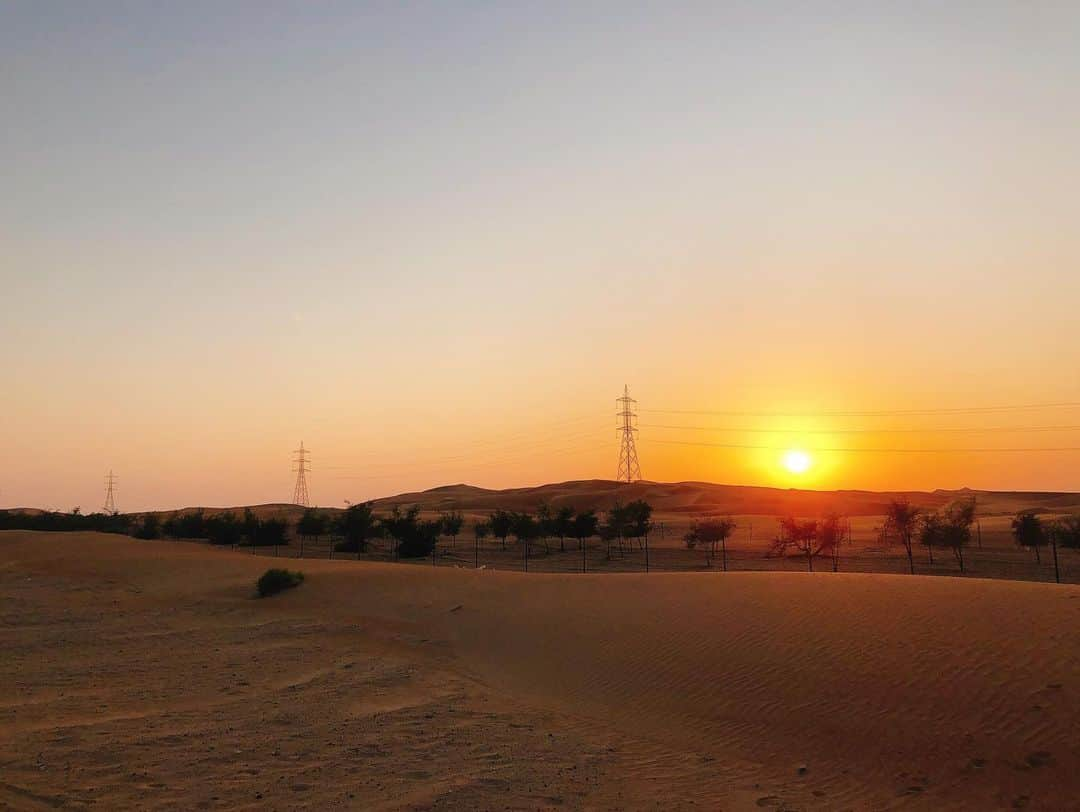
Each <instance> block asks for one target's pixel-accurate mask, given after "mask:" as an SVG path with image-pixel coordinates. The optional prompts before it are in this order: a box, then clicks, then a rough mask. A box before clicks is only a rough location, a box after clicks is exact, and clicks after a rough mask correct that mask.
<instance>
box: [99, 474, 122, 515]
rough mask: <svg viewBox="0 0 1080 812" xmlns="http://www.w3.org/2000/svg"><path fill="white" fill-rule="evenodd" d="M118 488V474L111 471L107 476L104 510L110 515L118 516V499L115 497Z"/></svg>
mask: <svg viewBox="0 0 1080 812" xmlns="http://www.w3.org/2000/svg"><path fill="white" fill-rule="evenodd" d="M115 486H116V474H114V473H113V472H112V470H111V469H110V470H109V473H107V474H106V475H105V506H104V507H103V508H102V510H103V511H104V512H105V513H108V514H110V515H116V514H117V513H119V511H118V510H117V509H116V497H115V496H114V491H115Z"/></svg>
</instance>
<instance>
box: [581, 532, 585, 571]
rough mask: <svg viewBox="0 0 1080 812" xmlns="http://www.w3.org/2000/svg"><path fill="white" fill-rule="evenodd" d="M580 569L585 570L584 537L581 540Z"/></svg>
mask: <svg viewBox="0 0 1080 812" xmlns="http://www.w3.org/2000/svg"><path fill="white" fill-rule="evenodd" d="M581 571H582V572H585V539H582V540H581Z"/></svg>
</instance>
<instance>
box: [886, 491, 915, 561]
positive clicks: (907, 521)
mask: <svg viewBox="0 0 1080 812" xmlns="http://www.w3.org/2000/svg"><path fill="white" fill-rule="evenodd" d="M918 523H919V509H918V508H917V507H915V506H914V505H912V504H911V503H910V502H909V501H908V500H907V499H894V500H893V501H892V502H890V503H889V505H888V507H886V508H885V524H884V525H883V527H882V535H883V536H884V537H885V538H889V536H891V535H895V536H896V538H897V539H898V540H899V541H900V543H901V544H903V545H904V549H905V550H906V551H907V557H908V569H910V570H911V574H912V575H914V574H915V557H914V555H913V554H912V544H914V541H915V531H916V529H917V528H918Z"/></svg>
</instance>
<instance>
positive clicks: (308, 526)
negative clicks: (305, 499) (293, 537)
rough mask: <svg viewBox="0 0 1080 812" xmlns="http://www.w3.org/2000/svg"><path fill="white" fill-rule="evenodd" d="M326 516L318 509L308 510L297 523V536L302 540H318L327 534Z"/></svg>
mask: <svg viewBox="0 0 1080 812" xmlns="http://www.w3.org/2000/svg"><path fill="white" fill-rule="evenodd" d="M326 525H327V522H326V516H325V515H323V513H322V512H320V511H319V510H318V509H317V508H306V509H305V510H304V514H303V515H302V516H301V517H300V520H299V521H298V522H297V523H296V534H297V535H298V536H301V537H302V538H308V539H310V538H313V539H318V538H319V536H321V535H323V534H324V533H325V532H326V529H327V528H326Z"/></svg>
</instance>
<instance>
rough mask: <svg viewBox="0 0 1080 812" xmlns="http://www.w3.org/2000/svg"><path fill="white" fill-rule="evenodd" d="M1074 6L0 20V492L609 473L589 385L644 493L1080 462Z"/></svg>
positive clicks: (159, 498)
mask: <svg viewBox="0 0 1080 812" xmlns="http://www.w3.org/2000/svg"><path fill="white" fill-rule="evenodd" d="M1078 36H1080V8H1066V7H1062V8H1059V7H1056V6H1054V7H1049V6H1048V7H1046V8H1042V7H1040V8H1039V9H1037V10H1036V9H1034V8H1033V7H1025V8H1020V7H1018V6H1016V5H1015V4H1006V3H1001V4H998V3H983V4H978V6H974V7H972V8H965V7H964V4H952V5H950V6H949V7H948V8H924V9H918V8H900V7H898V6H896V5H895V4H888V3H867V4H863V5H862V6H860V7H858V8H851V9H846V10H843V11H841V10H838V9H837V10H834V12H833V13H831V14H823V13H822V12H821V11H820V10H817V11H815V10H812V9H809V8H807V7H806V5H805V4H799V3H794V2H786V3H785V2H775V3H760V4H752V5H750V6H747V7H742V6H739V7H730V8H729V7H721V6H719V5H718V6H712V7H694V8H684V9H680V10H672V9H665V8H664V7H661V6H656V5H654V4H640V5H639V4H635V3H619V4H610V5H607V4H605V3H597V4H585V6H581V5H580V4H573V5H570V4H566V5H562V4H544V6H543V7H540V6H536V7H532V8H529V7H517V6H515V7H498V6H496V7H479V6H474V5H471V4H469V5H460V6H455V5H454V4H440V5H438V6H433V7H426V6H425V7H422V8H421V7H416V8H413V7H396V6H387V7H373V8H349V7H338V6H334V5H331V7H326V8H313V7H309V6H306V5H305V4H297V5H295V6H288V5H286V6H282V7H274V9H273V11H272V12H271V11H268V10H267V9H266V8H265V7H264V6H263V5H262V4H247V3H244V2H237V3H234V4H227V7H225V6H218V5H216V4H208V5H207V6H206V7H200V8H199V9H198V11H197V12H195V11H192V10H191V9H190V8H187V7H185V4H179V5H176V6H175V7H158V6H145V7H140V6H135V7H132V6H130V4H113V3H110V2H103V3H100V4H95V10H94V12H93V14H91V13H89V12H85V13H84V11H82V10H79V9H76V8H74V7H65V6H64V5H62V4H61V5H58V6H51V5H50V4H18V5H16V6H14V7H8V8H5V9H4V10H2V11H0V55H2V56H0V65H2V66H3V70H0V98H2V99H4V100H5V105H6V111H7V112H8V113H9V115H6V116H5V120H6V121H8V122H11V126H9V127H6V128H5V132H4V133H3V134H2V135H0V172H2V173H3V176H4V177H5V194H4V195H3V196H0V295H2V297H3V305H4V306H3V317H2V318H0V347H3V348H4V349H3V350H2V351H0V376H2V377H0V379H2V380H3V381H4V390H3V399H2V404H0V447H2V448H3V459H4V465H3V466H0V507H11V506H21V505H27V506H44V507H54V508H59V509H65V510H66V509H70V508H71V507H73V506H75V505H80V506H81V507H82V508H83V509H84V510H91V509H95V508H97V507H99V506H100V505H101V504H102V498H103V488H102V478H103V476H104V475H105V473H106V472H107V471H108V470H110V469H112V470H114V471H115V472H116V473H117V475H118V476H119V490H118V495H117V501H118V505H119V507H120V508H121V509H122V510H138V509H146V508H167V507H176V506H182V505H212V506H228V505H239V504H251V503H264V502H280V501H285V500H287V499H288V498H289V497H290V496H291V493H292V477H293V475H292V473H291V471H290V452H291V450H292V449H294V448H296V447H297V445H298V444H299V443H300V441H301V440H303V441H304V443H305V445H306V446H307V447H308V448H310V449H311V451H312V469H313V470H312V473H311V496H312V500H313V501H314V502H317V503H318V504H320V505H324V506H331V505H341V504H343V503H344V500H346V499H349V500H353V501H356V500H359V499H366V498H371V497H376V496H382V495H388V494H391V493H398V492H403V491H409V490H416V489H422V488H427V487H432V486H437V485H440V484H447V483H456V482H468V483H471V484H476V485H481V486H486V487H512V486H523V485H536V484H541V483H545V482H551V481H562V480H569V479H585V478H613V477H614V476H615V472H616V467H617V455H618V439H617V437H616V433H615V430H614V427H615V416H614V413H615V402H614V401H615V398H616V397H617V396H618V395H619V394H620V393H621V391H622V387H623V385H624V384H627V385H629V387H630V392H631V395H633V396H634V397H636V398H637V399H638V401H639V408H640V419H639V423H640V427H641V431H640V438H639V454H640V460H641V466H642V472H643V474H644V476H645V477H646V478H648V479H653V480H662V481H673V480H690V479H695V480H708V481H713V482H724V483H735V484H740V483H741V484H759V485H769V486H776V487H785V488H786V487H811V488H820V489H831V488H865V489H932V488H939V487H940V488H957V487H963V486H968V487H975V488H988V489H1023V490H1080V451H1077V450H1076V449H1077V448H1080V375H1078V372H1077V370H1080V341H1078V340H1077V338H1076V325H1077V317H1076V303H1077V302H1078V301H1080V231H1078V230H1077V229H1076V227H1075V221H1076V210H1077V201H1076V189H1077V188H1080V151H1078V150H1077V149H1076V144H1077V143H1080V82H1078V81H1076V77H1077V76H1080V52H1078V51H1077V49H1076V48H1075V42H1076V40H1077V37H1078ZM1033 404H1038V407H1037V408H1015V407H1028V406H1031V405H1033ZM1047 404H1058V405H1047ZM1061 404H1067V405H1061ZM1006 407H1007V408H1006ZM793 448H794V449H803V450H805V451H806V452H807V453H809V454H810V455H811V458H812V465H811V466H810V467H809V469H808V470H807V471H806V472H804V473H802V474H795V473H792V472H791V471H790V470H788V469H787V468H786V467H785V466H784V465H783V463H782V460H783V456H784V454H785V452H786V451H787V450H789V449H793ZM928 449H934V451H929V450H928ZM1035 449H1057V450H1035Z"/></svg>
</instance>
